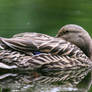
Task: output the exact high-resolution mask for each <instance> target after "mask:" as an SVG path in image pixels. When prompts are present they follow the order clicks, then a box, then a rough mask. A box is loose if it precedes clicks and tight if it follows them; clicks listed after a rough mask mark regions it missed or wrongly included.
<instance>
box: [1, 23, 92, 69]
mask: <svg viewBox="0 0 92 92" xmlns="http://www.w3.org/2000/svg"><path fill="white" fill-rule="evenodd" d="M0 44H1V46H2V47H3V48H4V50H2V51H1V53H0V59H1V61H2V62H1V63H0V67H1V68H6V69H12V68H18V69H23V68H24V69H38V68H42V67H48V68H60V69H69V68H71V69H77V68H79V67H86V66H87V67H88V66H91V65H92V63H91V60H92V52H91V49H92V41H91V37H90V36H89V34H88V32H87V31H85V30H84V29H83V28H82V27H80V26H78V25H74V24H70V25H65V26H64V27H62V28H61V29H60V31H59V32H58V34H57V36H56V37H51V36H48V35H45V34H40V33H22V34H18V35H15V36H14V37H12V38H0ZM77 46H78V47H77ZM36 54H37V55H36ZM5 63H6V64H5Z"/></svg>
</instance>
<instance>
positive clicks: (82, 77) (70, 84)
mask: <svg viewBox="0 0 92 92" xmlns="http://www.w3.org/2000/svg"><path fill="white" fill-rule="evenodd" d="M91 76H92V74H91V69H86V68H82V69H79V70H68V71H54V72H52V71H49V72H47V71H44V72H41V73H38V72H35V71H29V72H28V71H25V72H22V73H21V72H19V73H5V74H1V75H0V85H1V88H2V90H3V92H63V91H65V92H88V90H89V88H90V86H91Z"/></svg>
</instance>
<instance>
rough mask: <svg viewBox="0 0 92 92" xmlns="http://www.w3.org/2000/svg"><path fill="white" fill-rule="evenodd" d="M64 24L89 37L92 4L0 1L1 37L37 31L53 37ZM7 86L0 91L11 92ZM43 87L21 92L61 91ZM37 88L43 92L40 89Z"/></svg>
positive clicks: (67, 0) (87, 1) (85, 0)
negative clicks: (78, 29)
mask: <svg viewBox="0 0 92 92" xmlns="http://www.w3.org/2000/svg"><path fill="white" fill-rule="evenodd" d="M65 24H78V25H81V26H82V27H84V28H85V29H86V30H87V31H88V32H89V33H90V35H91V36H92V33H91V32H92V31H91V29H92V1H91V0H0V36H3V37H11V36H12V35H14V34H16V33H20V32H39V33H45V34H49V35H52V36H55V35H56V33H57V31H58V30H59V29H60V28H61V27H62V26H63V25H65ZM9 76H10V75H9ZM12 76H13V77H14V78H18V77H16V75H12V74H11V77H12ZM21 76H23V75H21ZM90 76H91V75H90ZM20 79H21V77H20ZM88 79H90V80H89V83H88V84H91V77H90V78H89V77H87V80H88ZM9 80H10V79H9ZM9 80H8V81H9ZM12 81H13V80H12ZM4 82H5V79H4ZM4 82H2V83H4ZM10 83H11V84H10V85H12V86H13V88H14V87H15V86H14V85H13V83H12V82H10ZM18 84H19V86H18V87H19V88H18V89H20V84H21V83H18ZM18 84H16V85H18ZM23 84H24V83H23ZM10 85H8V84H7V85H5V88H4V89H3V88H2V87H1V90H4V92H9V90H12V87H11V86H10ZM46 85H47V86H45V85H42V86H41V85H40V84H39V83H38V84H31V85H26V86H24V87H25V88H26V91H25V88H24V89H23V90H24V92H35V90H38V89H39V92H59V91H60V90H61V89H62V87H61V86H62V85H61V84H60V85H57V86H56V85H54V86H52V85H48V83H47V84H46ZM45 87H46V88H47V89H48V90H47V89H46V88H45ZM80 87H82V91H80V92H84V91H83V88H84V90H85V87H86V90H87V91H88V89H89V91H88V92H91V91H92V87H91V86H87V85H86V86H85V82H83V83H82V84H81V85H80ZM80 87H79V88H80ZM87 87H88V88H87ZM40 88H42V89H43V90H40ZM66 88H67V87H65V88H64V89H63V90H66ZM16 89H17V88H16V87H15V90H16ZM33 89H34V90H33ZM72 89H74V88H72V87H70V88H69V90H70V91H69V90H68V91H69V92H71V91H73V90H72ZM77 89H78V87H77V88H75V89H74V90H75V91H73V92H79V91H77ZM5 90H6V91H5ZM23 90H22V92H23ZM19 92H20V91H19ZM36 92H37V91H36ZM61 92H62V91H61ZM85 92H86V91H85Z"/></svg>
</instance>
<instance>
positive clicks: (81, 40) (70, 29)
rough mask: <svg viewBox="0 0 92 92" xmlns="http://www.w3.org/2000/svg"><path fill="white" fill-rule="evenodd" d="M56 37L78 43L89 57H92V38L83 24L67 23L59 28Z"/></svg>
mask: <svg viewBox="0 0 92 92" xmlns="http://www.w3.org/2000/svg"><path fill="white" fill-rule="evenodd" d="M56 37H59V38H63V39H65V40H67V41H69V42H71V43H73V44H75V45H77V46H78V47H79V48H80V49H81V50H82V51H83V52H84V53H85V54H86V55H87V56H88V57H89V58H91V57H92V39H91V37H90V35H89V34H88V32H87V31H86V30H85V29H83V28H82V27H81V26H78V25H75V24H69V25H65V26H63V27H62V28H61V29H60V30H59V32H58V34H57V35H56Z"/></svg>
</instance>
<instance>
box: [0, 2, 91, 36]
mask: <svg viewBox="0 0 92 92" xmlns="http://www.w3.org/2000/svg"><path fill="white" fill-rule="evenodd" d="M65 24H78V25H80V26H82V27H84V28H85V29H86V30H87V31H88V32H89V33H90V34H91V28H92V26H91V25H92V0H0V36H4V37H11V36H12V35H14V34H16V33H20V32H28V31H29V32H41V33H45V34H49V35H52V36H54V35H55V34H56V33H57V31H58V30H59V29H60V28H61V27H62V26H63V25H65Z"/></svg>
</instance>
